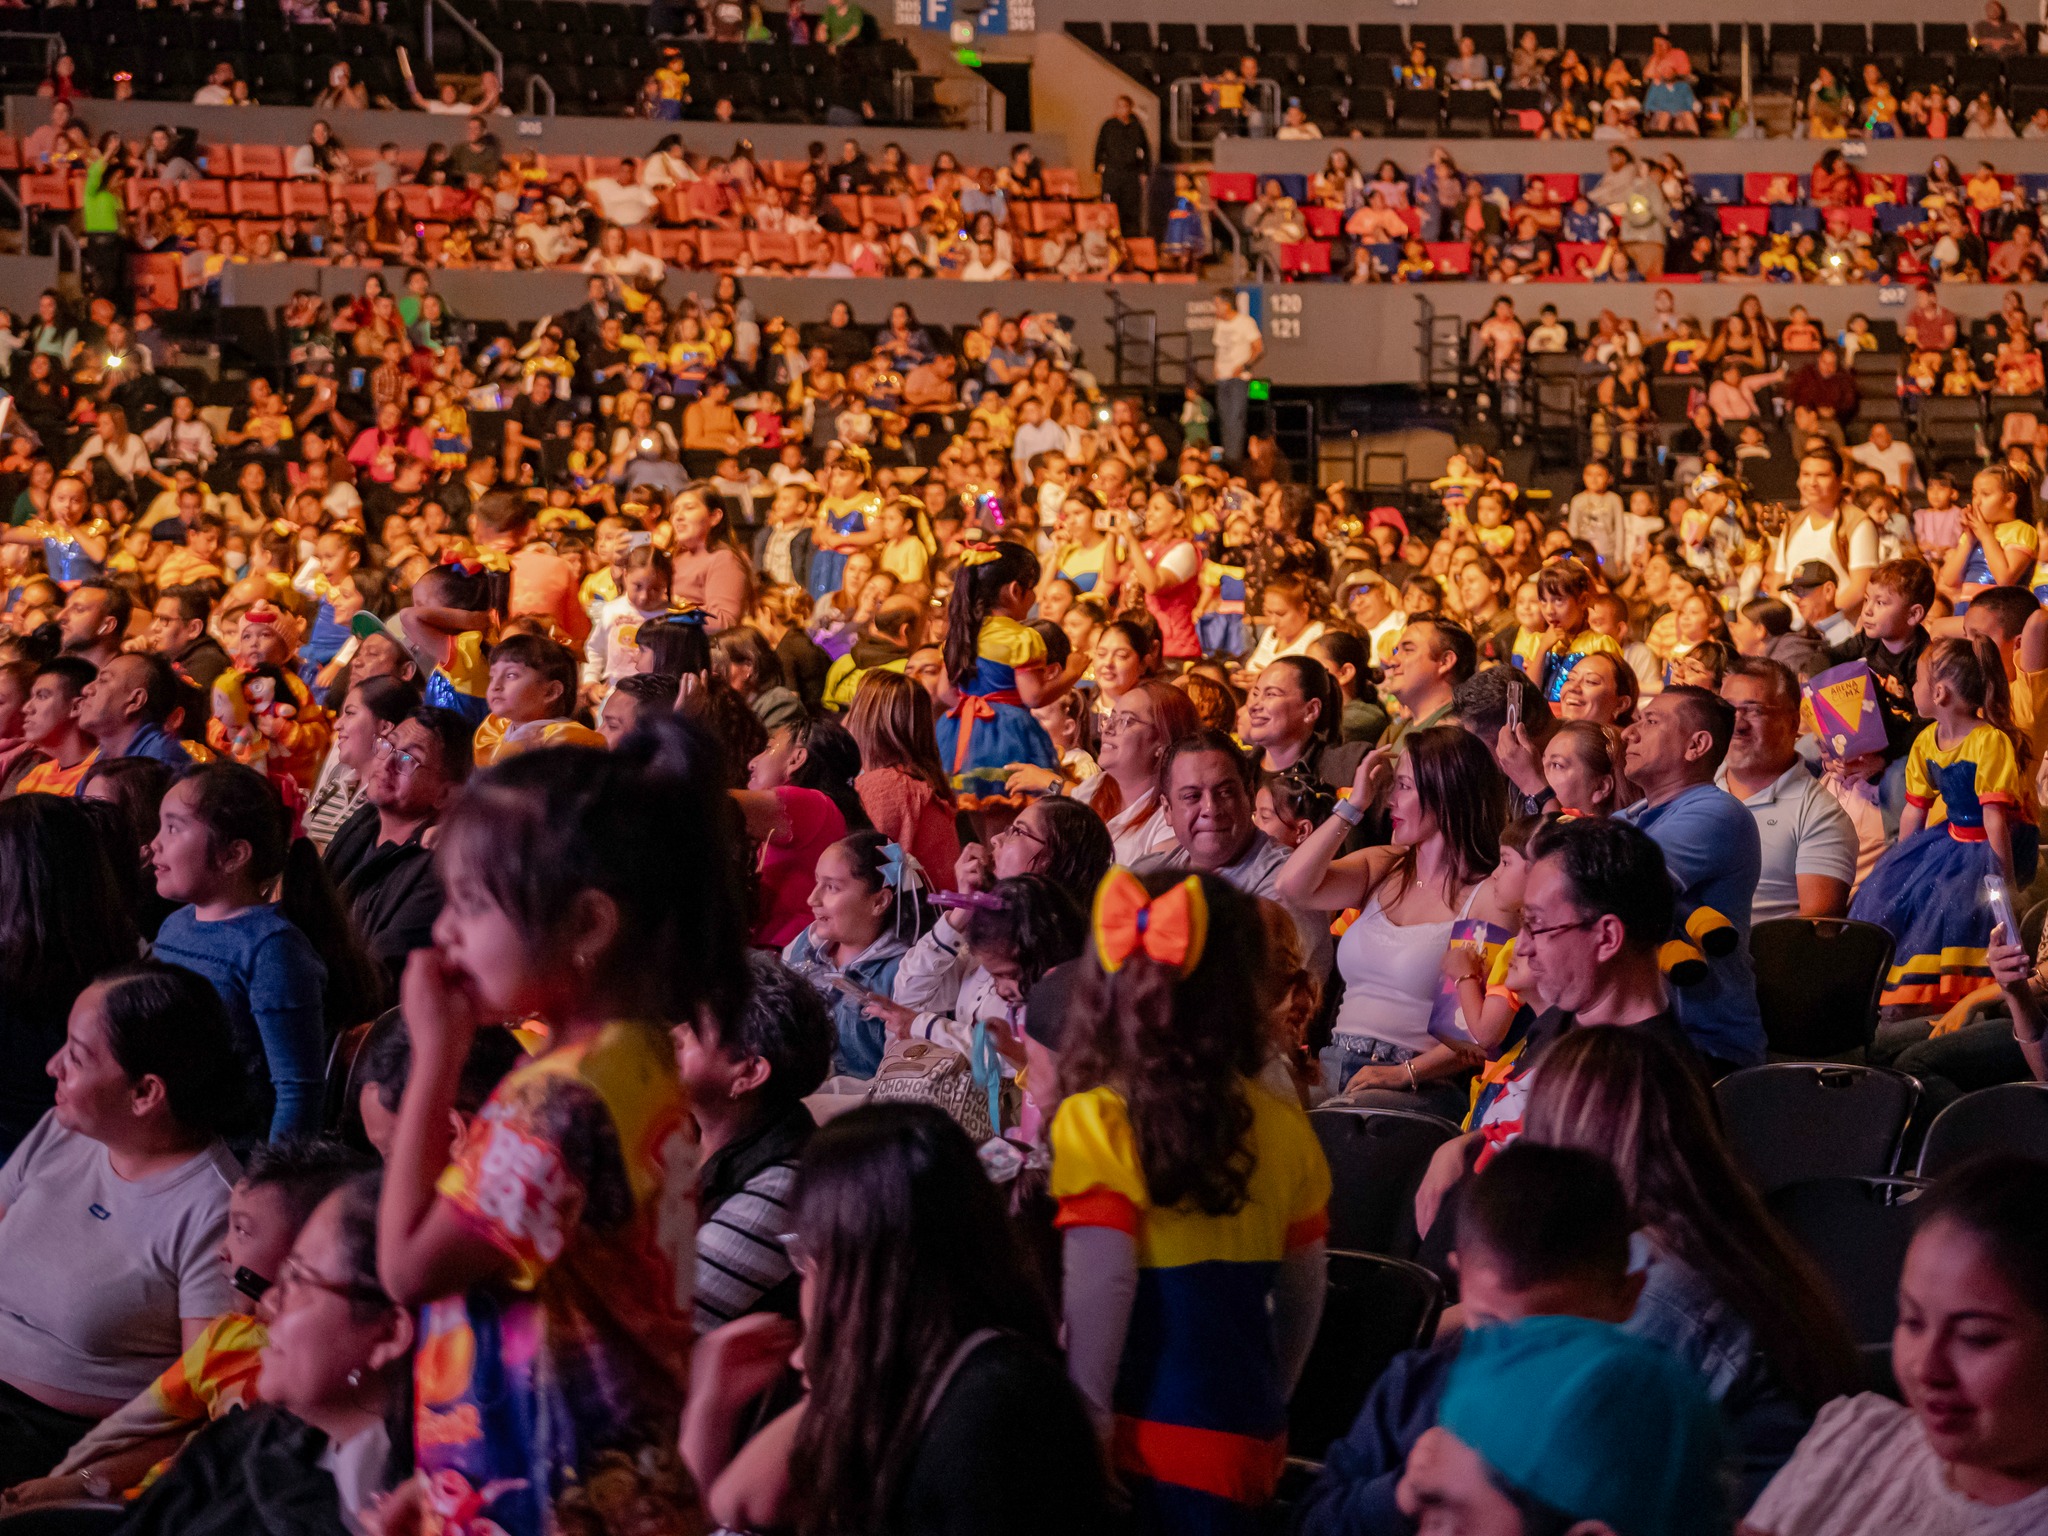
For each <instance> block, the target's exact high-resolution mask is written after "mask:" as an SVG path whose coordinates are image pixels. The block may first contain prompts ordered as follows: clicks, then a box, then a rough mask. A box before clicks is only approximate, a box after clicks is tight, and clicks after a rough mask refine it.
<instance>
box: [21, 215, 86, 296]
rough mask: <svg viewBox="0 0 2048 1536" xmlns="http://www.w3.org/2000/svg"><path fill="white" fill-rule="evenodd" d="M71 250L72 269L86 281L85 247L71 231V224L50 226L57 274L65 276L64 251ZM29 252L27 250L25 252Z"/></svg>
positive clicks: (51, 247) (82, 280) (51, 246)
mask: <svg viewBox="0 0 2048 1536" xmlns="http://www.w3.org/2000/svg"><path fill="white" fill-rule="evenodd" d="M66 247H69V248H70V251H71V270H72V272H73V274H74V275H76V277H77V278H78V280H79V281H80V282H84V281H85V247H83V246H82V245H80V244H79V243H78V236H76V235H74V234H73V233H71V226H70V225H69V224H52V225H51V226H50V251H51V253H52V254H53V255H55V256H56V258H57V276H58V277H59V278H60V279H61V278H62V277H63V276H64V251H65V248H66ZM23 254H24V255H25V254H27V253H26V252H24V253H23Z"/></svg>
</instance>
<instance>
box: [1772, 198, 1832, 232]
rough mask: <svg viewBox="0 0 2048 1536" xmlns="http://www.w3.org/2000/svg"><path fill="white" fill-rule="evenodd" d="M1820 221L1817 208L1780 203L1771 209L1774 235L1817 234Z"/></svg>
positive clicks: (1819, 213) (1819, 229)
mask: <svg viewBox="0 0 2048 1536" xmlns="http://www.w3.org/2000/svg"><path fill="white" fill-rule="evenodd" d="M1822 222H1823V220H1822V218H1821V211H1820V210H1819V209H1818V208H1787V207H1784V206H1783V205H1782V204H1781V205H1780V206H1778V207H1776V208H1773V209H1772V210H1771V233H1772V234H1774V235H1817V234H1819V233H1820V231H1821V224H1822Z"/></svg>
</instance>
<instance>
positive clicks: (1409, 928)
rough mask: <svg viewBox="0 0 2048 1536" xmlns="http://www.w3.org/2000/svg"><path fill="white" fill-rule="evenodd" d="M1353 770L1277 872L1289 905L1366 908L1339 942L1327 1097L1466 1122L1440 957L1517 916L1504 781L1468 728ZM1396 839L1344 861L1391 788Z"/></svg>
mask: <svg viewBox="0 0 2048 1536" xmlns="http://www.w3.org/2000/svg"><path fill="white" fill-rule="evenodd" d="M1388 758H1389V754H1388V753H1386V752H1384V751H1381V750H1375V751H1373V752H1371V753H1369V754H1367V756H1366V758H1365V760H1364V761H1363V762H1361V763H1360V764H1359V766H1358V775H1357V778H1356V780H1355V782H1354V783H1353V784H1352V787H1351V799H1350V800H1349V801H1347V802H1340V804H1339V806H1338V813H1337V814H1336V815H1333V816H1331V817H1330V819H1329V820H1327V821H1325V822H1324V823H1323V824H1322V825H1321V826H1320V827H1318V828H1316V830H1315V831H1314V832H1312V833H1310V834H1309V836H1308V839H1307V841H1305V842H1304V843H1302V845H1301V846H1300V847H1299V848H1297V849H1295V850H1294V852H1293V854H1292V855H1291V856H1290V857H1289V858H1288V860H1287V863H1286V864H1285V865H1284V866H1283V867H1282V869H1281V871H1280V878H1279V885H1278V892H1279V895H1280V897H1281V899H1282V900H1284V901H1287V902H1290V903H1292V904H1294V905H1296V906H1302V907H1308V908H1311V909H1314V910H1321V911H1330V912H1341V911H1343V910H1344V909H1346V908H1347V907H1358V908H1360V909H1361V911H1360V913H1359V918H1358V921H1357V922H1355V923H1353V924H1352V925H1351V926H1350V927H1349V928H1347V929H1345V930H1344V936H1343V938H1342V939H1340V940H1339V941H1338V944H1337V969H1338V971H1339V972H1340V973H1341V974H1342V975H1343V977H1344V1002H1343V1006H1342V1007H1341V1008H1340V1009H1339V1011H1338V1014H1337V1021H1336V1033H1335V1035H1334V1036H1333V1038H1332V1040H1331V1043H1330V1045H1329V1047H1328V1048H1327V1049H1326V1050H1325V1051H1324V1053H1323V1061H1324V1076H1325V1079H1326V1081H1327V1083H1328V1086H1329V1088H1330V1091H1331V1092H1333V1093H1344V1092H1349V1093H1351V1094H1354V1095H1357V1094H1375V1095H1384V1097H1383V1098H1373V1099H1367V1100H1365V1102H1367V1103H1373V1104H1380V1105H1384V1106H1394V1107H1400V1108H1408V1109H1417V1108H1420V1109H1427V1110H1432V1111H1434V1112H1436V1113H1438V1114H1443V1115H1446V1116H1448V1117H1450V1118H1453V1119H1456V1118H1458V1117H1459V1116H1460V1115H1461V1114H1462V1111H1463V1108H1464V1103H1465V1075H1466V1072H1467V1070H1468V1068H1467V1063H1466V1060H1465V1059H1464V1058H1462V1057H1460V1056H1459V1054H1458V1053H1457V1052H1456V1051H1454V1050H1453V1049H1452V1048H1451V1047H1450V1046H1448V1045H1444V1044H1442V1043H1441V1042H1440V1041H1438V1040H1437V1038H1436V1037H1435V1036H1434V1035H1432V1034H1431V1033H1430V1029H1429V1023H1430V1014H1431V1011H1432V1009H1433V1008H1434V1006H1435V1002H1436V997H1437V994H1438V991H1439V985H1438V983H1439V980H1440V977H1441V975H1442V967H1443V958H1444V952H1445V951H1446V950H1447V949H1448V948H1449V947H1450V945H1451V944H1452V942H1453V941H1454V940H1483V941H1484V942H1486V943H1491V944H1499V943H1504V942H1505V941H1506V940H1507V937H1508V935H1509V933H1510V932H1512V931H1513V929H1514V927H1515V926H1517V923H1518V919H1517V916H1516V914H1515V913H1514V912H1513V911H1511V910H1510V909H1509V908H1508V906H1507V905H1506V903H1504V902H1503V901H1502V900H1500V899H1499V897H1497V896H1496V895H1495V893H1494V891H1493V888H1492V885H1491V883H1490V882H1491V877H1492V875H1493V872H1494V869H1495V867H1496V866H1497V865H1498V864H1499V863H1500V833H1501V828H1502V827H1503V826H1505V825H1506V824H1507V780H1506V779H1504V778H1503V777H1502V776H1501V771H1500V768H1499V765H1498V764H1496V763H1495V762H1494V759H1493V754H1492V753H1491V752H1489V751H1487V750H1486V748H1485V746H1484V745H1482V744H1481V742H1480V740H1479V738H1478V737H1476V736H1474V735H1473V734H1472V733H1471V732H1469V731H1467V730H1465V729H1464V728H1463V727H1461V726H1455V725H1440V726H1432V727H1431V728H1430V729H1428V730H1426V731H1412V732H1410V733H1409V734H1408V735H1407V736H1405V737H1403V738H1402V751H1401V753H1400V755H1399V756H1398V757H1396V758H1394V759H1393V761H1392V762H1391V764H1390V763H1389V761H1388ZM1390 767H1391V770H1392V772H1391V789H1390V793H1389V796H1388V809H1389V811H1390V813H1391V817H1392V825H1393V842H1392V843H1391V844H1390V845H1389V846H1387V847H1384V848H1368V849H1365V850H1363V851H1362V852H1359V853H1352V854H1346V855H1344V856H1343V857H1342V858H1339V857H1338V856H1337V855H1338V851H1339V850H1340V849H1341V848H1342V847H1343V846H1344V840H1345V838H1346V837H1348V836H1349V835H1350V832H1351V829H1352V828H1353V827H1354V826H1356V825H1357V823H1358V821H1359V820H1360V819H1362V814H1363V811H1364V809H1365V807H1367V806H1369V805H1371V804H1372V803H1373V801H1374V800H1375V799H1376V798H1377V797H1378V795H1379V792H1380V789H1381V787H1382V786H1383V785H1386V784H1387V783H1388V771H1389V768H1390Z"/></svg>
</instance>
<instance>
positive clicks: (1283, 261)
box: [1280, 240, 1472, 277]
mask: <svg viewBox="0 0 2048 1536" xmlns="http://www.w3.org/2000/svg"><path fill="white" fill-rule="evenodd" d="M1461 249H1464V250H1465V251H1466V256H1465V260H1466V264H1467V265H1468V266H1469V265H1470V264H1471V259H1472V258H1471V251H1470V249H1469V247H1461ZM1280 275H1281V276H1282V277H1328V276H1329V275H1330V247H1329V246H1328V245H1327V244H1326V243H1325V242H1323V241H1321V240H1302V241H1298V242H1296V243H1295V244H1293V245H1283V246H1281V247H1280Z"/></svg>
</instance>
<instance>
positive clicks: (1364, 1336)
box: [1287, 1249, 1443, 1461]
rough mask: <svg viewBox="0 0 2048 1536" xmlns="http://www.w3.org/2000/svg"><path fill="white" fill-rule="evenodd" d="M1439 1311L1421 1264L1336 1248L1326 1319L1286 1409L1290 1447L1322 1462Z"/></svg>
mask: <svg viewBox="0 0 2048 1536" xmlns="http://www.w3.org/2000/svg"><path fill="white" fill-rule="evenodd" d="M1442 1309H1443V1287H1442V1286H1441V1285H1440V1284H1439V1283H1438V1281H1437V1278H1436V1276H1435V1275H1433V1274H1431V1273H1430V1272H1429V1271H1428V1270H1426V1269H1424V1268H1423V1267H1422V1266H1421V1265H1419V1264H1410V1263H1407V1262H1406V1261H1405V1260H1402V1259H1389V1258H1386V1257H1383V1256H1382V1255H1379V1254H1374V1253H1348V1252H1345V1251H1343V1250H1341V1249H1332V1250H1331V1252H1330V1281H1329V1289H1328V1290H1327V1291H1326V1292H1325V1293H1324V1297H1323V1320H1322V1323H1321V1325H1320V1326H1319V1327H1318V1328H1317V1329H1316V1341H1315V1345H1314V1347H1313V1348H1311V1349H1310V1351H1309V1356H1308V1364H1307V1365H1306V1366H1305V1367H1303V1369H1302V1373H1301V1382H1300V1384H1299V1385H1298V1386H1297V1387H1296V1388H1295V1389H1294V1398H1293V1401H1292V1402H1291V1403H1290V1404H1289V1405H1288V1409H1287V1446H1288V1450H1289V1451H1290V1452H1292V1453H1293V1454H1294V1455H1296V1456H1306V1457H1309V1458H1310V1459H1312V1460H1316V1461H1320V1460H1321V1459H1322V1458H1323V1455H1324V1453H1325V1452H1327V1451H1328V1450H1329V1448H1330V1442H1331V1441H1333V1440H1336V1439H1337V1438H1338V1437H1340V1436H1341V1435H1343V1434H1344V1433H1345V1432H1346V1431H1348V1430H1349V1429H1350V1428H1351V1423H1352V1420H1354V1419H1356V1418H1357V1417H1358V1410H1359V1409H1360V1408H1361V1407H1363V1406H1364V1405H1365V1398H1366V1394H1367V1393H1369V1392H1370V1391H1372V1386H1373V1383H1374V1382H1376V1381H1378V1380H1379V1379H1380V1376H1381V1374H1382V1373H1383V1372H1385V1370H1386V1368H1387V1364H1388V1362H1389V1361H1391V1360H1392V1359H1393V1358H1394V1356H1396V1355H1398V1354H1399V1353H1401V1351H1402V1350H1404V1349H1413V1348H1415V1347H1416V1346H1417V1345H1419V1344H1422V1343H1424V1342H1425V1341H1426V1340H1427V1339H1428V1338H1429V1336H1430V1334H1431V1332H1432V1331H1434V1329H1435V1327H1436V1320H1437V1316H1438V1314H1439V1313H1440V1312H1441V1311H1442Z"/></svg>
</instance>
